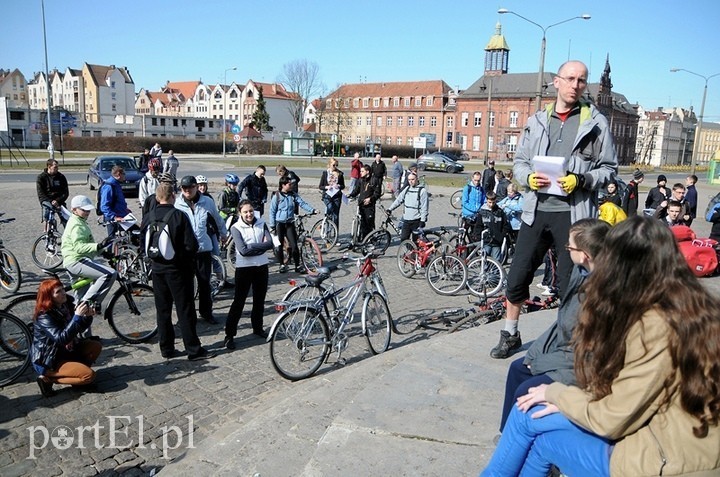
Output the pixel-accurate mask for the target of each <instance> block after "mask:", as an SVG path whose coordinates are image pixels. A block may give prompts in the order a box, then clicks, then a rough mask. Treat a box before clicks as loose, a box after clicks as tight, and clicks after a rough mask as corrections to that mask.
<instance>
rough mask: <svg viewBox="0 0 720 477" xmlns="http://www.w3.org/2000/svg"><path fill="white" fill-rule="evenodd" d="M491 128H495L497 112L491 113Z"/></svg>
mask: <svg viewBox="0 0 720 477" xmlns="http://www.w3.org/2000/svg"><path fill="white" fill-rule="evenodd" d="M490 127H491V128H494V127H495V112H494V111H490Z"/></svg>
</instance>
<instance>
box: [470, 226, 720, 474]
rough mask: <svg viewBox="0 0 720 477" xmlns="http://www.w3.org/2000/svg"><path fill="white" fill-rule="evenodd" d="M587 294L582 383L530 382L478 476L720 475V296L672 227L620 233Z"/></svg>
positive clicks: (608, 243) (578, 369) (580, 344)
mask: <svg viewBox="0 0 720 477" xmlns="http://www.w3.org/2000/svg"><path fill="white" fill-rule="evenodd" d="M595 262H596V267H595V270H594V271H593V273H592V274H591V275H590V276H589V277H588V279H587V281H586V282H585V284H584V285H583V287H582V288H581V290H580V293H581V295H580V301H581V312H580V316H579V321H578V324H577V327H576V328H575V332H574V344H575V373H576V376H577V380H578V386H567V385H564V384H560V383H553V384H550V385H545V384H542V385H539V386H536V387H533V388H530V390H529V393H528V394H526V395H524V396H522V397H520V398H519V399H518V402H517V406H516V407H515V408H514V409H513V410H512V411H511V413H510V418H509V419H508V422H507V424H506V426H505V431H504V432H503V434H502V437H501V438H500V442H499V443H498V447H497V449H496V450H495V453H494V455H493V457H492V459H491V460H490V463H489V464H488V467H487V468H486V469H485V470H484V471H483V472H482V474H481V475H482V476H495V475H497V476H515V475H522V476H538V477H540V476H542V477H545V476H546V475H547V474H548V472H549V470H550V468H551V466H552V465H555V466H557V467H558V468H559V469H560V471H561V472H562V473H564V474H566V475H569V476H633V477H640V476H657V475H663V476H676V475H692V476H693V477H700V476H717V475H720V428H718V418H720V392H719V390H720V345H719V343H720V301H719V300H718V299H717V298H716V297H714V296H711V295H710V294H709V293H708V292H707V290H705V288H703V286H702V285H701V284H700V283H699V282H698V280H697V278H696V277H695V276H694V275H693V274H692V272H691V270H690V268H689V267H688V265H687V263H686V262H685V259H684V258H683V256H682V255H681V254H680V252H679V251H678V248H677V245H676V244H675V239H674V238H673V235H672V233H671V232H670V230H669V229H668V228H667V227H666V226H665V225H663V223H662V222H661V221H659V220H657V219H653V218H647V217H638V216H635V217H632V218H629V219H627V220H625V221H624V222H621V223H620V224H618V225H616V226H615V227H614V228H612V229H611V230H610V231H609V232H608V234H607V237H606V239H605V243H604V245H603V248H602V249H601V251H600V252H599V253H598V255H597V257H596V260H595Z"/></svg>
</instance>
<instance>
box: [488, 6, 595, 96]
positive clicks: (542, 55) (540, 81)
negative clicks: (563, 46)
mask: <svg viewBox="0 0 720 477" xmlns="http://www.w3.org/2000/svg"><path fill="white" fill-rule="evenodd" d="M498 13H499V14H501V15H502V14H504V13H510V14H512V15H515V16H516V17H519V18H522V19H523V20H525V21H526V22H528V23H532V24H533V25H535V26H536V27H538V28H540V29H541V30H542V32H543V36H542V43H540V70H539V71H538V78H537V87H536V88H535V109H536V110H539V109H540V106H541V104H540V103H541V101H542V87H543V73H544V71H543V70H544V69H545V44H546V41H545V34H546V33H547V31H548V30H549V29H550V28H552V27H554V26H558V25H561V24H563V23H567V22H570V21H573V20H577V19H581V20H590V15H588V14H587V13H583V14H582V15H579V16H576V17H572V18H568V19H567V20H563V21H561V22H557V23H553V24H552V25H548V26H546V27H543V26H542V25H540V24H538V23H535V22H534V21H532V20H530V19H529V18H525V17H524V16H522V15H520V14H518V13H515V12H513V11H512V10H508V9H507V8H501V9H499V10H498Z"/></svg>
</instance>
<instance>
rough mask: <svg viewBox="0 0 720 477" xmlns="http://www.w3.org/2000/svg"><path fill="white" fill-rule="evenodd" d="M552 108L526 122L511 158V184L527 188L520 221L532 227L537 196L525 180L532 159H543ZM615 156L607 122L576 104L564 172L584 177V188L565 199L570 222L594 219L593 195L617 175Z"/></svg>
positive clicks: (586, 106)
mask: <svg viewBox="0 0 720 477" xmlns="http://www.w3.org/2000/svg"><path fill="white" fill-rule="evenodd" d="M554 108H555V103H553V104H549V105H548V106H547V107H546V108H545V110H542V111H538V112H536V113H535V114H534V115H532V116H531V117H530V119H528V122H527V125H526V126H525V129H524V131H523V134H522V137H521V139H520V144H519V145H518V150H517V154H516V155H515V160H514V166H513V174H514V176H515V180H517V181H518V182H519V183H520V184H521V185H523V186H525V187H526V188H527V193H526V194H525V195H524V203H523V213H522V221H523V222H525V223H526V224H528V225H532V224H533V222H534V221H535V210H536V207H537V202H538V199H537V194H536V192H535V191H534V190H532V189H530V187H529V185H528V176H529V175H530V174H532V173H533V172H534V168H533V158H534V157H535V156H544V155H546V152H547V150H548V146H549V134H548V133H549V129H548V124H549V121H550V116H551V114H552V113H553V109H554ZM617 164H618V163H617V155H616V153H615V145H614V144H613V138H612V134H611V133H610V128H609V127H608V122H607V119H606V118H605V116H603V115H602V114H601V113H600V112H599V111H598V110H597V109H596V108H595V106H593V105H592V104H589V103H584V102H582V101H581V102H580V126H579V127H578V132H577V136H576V137H575V141H574V142H573V152H572V155H571V157H570V158H569V160H568V164H567V170H569V171H570V172H573V173H575V174H578V175H583V176H584V177H585V185H584V187H583V188H582V189H580V188H578V189H576V190H575V191H573V193H572V194H570V196H569V204H570V221H571V223H575V222H576V221H578V220H580V219H584V218H588V217H596V216H597V208H598V198H597V195H598V194H597V191H598V190H599V189H601V188H603V187H605V185H606V184H607V182H608V181H610V179H611V178H612V177H613V176H614V175H615V174H616V173H617Z"/></svg>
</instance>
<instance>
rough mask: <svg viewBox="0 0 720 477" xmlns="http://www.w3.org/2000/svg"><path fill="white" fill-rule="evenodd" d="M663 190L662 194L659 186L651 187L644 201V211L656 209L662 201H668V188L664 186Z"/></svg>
mask: <svg viewBox="0 0 720 477" xmlns="http://www.w3.org/2000/svg"><path fill="white" fill-rule="evenodd" d="M664 189H665V192H664V193H663V192H662V191H661V190H660V187H659V186H656V187H653V188H652V189H650V190H649V191H648V196H647V199H645V208H646V209H657V208H658V207H659V206H660V203H661V202H662V201H664V200H668V199H670V190H671V189H670V187H668V186H665V187H664Z"/></svg>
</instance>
